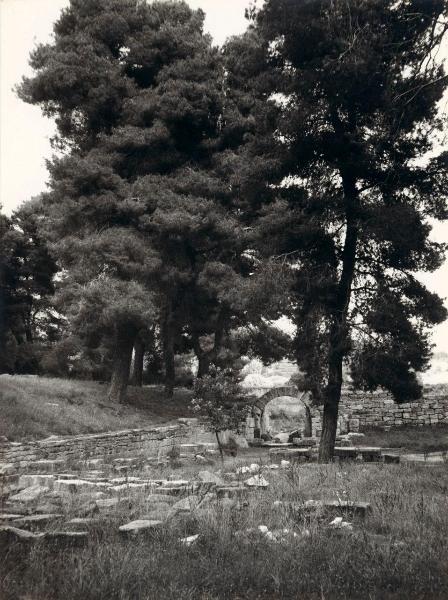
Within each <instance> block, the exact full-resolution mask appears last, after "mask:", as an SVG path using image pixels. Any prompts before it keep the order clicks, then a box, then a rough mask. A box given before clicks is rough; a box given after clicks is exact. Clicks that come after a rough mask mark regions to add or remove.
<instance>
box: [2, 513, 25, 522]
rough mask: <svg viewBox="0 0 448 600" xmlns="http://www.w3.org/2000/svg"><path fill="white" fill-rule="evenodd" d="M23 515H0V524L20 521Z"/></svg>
mask: <svg viewBox="0 0 448 600" xmlns="http://www.w3.org/2000/svg"><path fill="white" fill-rule="evenodd" d="M21 517H23V515H19V514H17V513H0V522H9V521H14V520H15V519H20V518H21Z"/></svg>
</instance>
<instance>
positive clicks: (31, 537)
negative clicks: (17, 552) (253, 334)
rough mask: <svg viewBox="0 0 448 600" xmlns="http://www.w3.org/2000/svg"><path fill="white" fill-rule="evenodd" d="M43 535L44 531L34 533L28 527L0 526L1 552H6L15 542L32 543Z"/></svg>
mask: <svg viewBox="0 0 448 600" xmlns="http://www.w3.org/2000/svg"><path fill="white" fill-rule="evenodd" d="M43 535H44V534H43V533H33V532H32V531H27V530H26V529H19V528H17V527H12V526H11V525H3V526H1V527H0V554H1V555H4V554H6V552H7V550H8V548H9V547H10V546H12V545H13V544H26V545H28V544H32V543H34V542H35V541H36V540H39V539H41V538H42V537H43Z"/></svg>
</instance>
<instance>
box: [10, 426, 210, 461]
mask: <svg viewBox="0 0 448 600" xmlns="http://www.w3.org/2000/svg"><path fill="white" fill-rule="evenodd" d="M199 435H200V432H196V431H195V430H194V428H192V427H191V426H186V425H181V424H179V425H172V426H168V427H154V428H147V429H128V430H125V431H112V432H107V433H96V434H91V435H77V436H64V437H50V438H47V439H44V440H37V441H31V442H7V441H3V442H2V441H0V462H2V463H8V464H11V465H13V466H14V467H15V468H16V469H18V470H19V469H21V468H26V467H28V466H29V465H30V463H33V462H36V461H55V460H56V461H59V460H61V461H64V462H66V463H68V464H69V463H70V461H84V460H90V459H95V458H104V457H110V459H111V460H112V459H113V458H115V457H118V456H119V457H126V456H137V455H145V456H147V457H154V458H157V457H158V456H160V454H163V453H166V452H168V451H169V449H170V448H172V447H173V446H176V445H178V444H180V443H182V442H183V441H185V440H186V439H188V440H192V439H194V438H195V437H196V438H197V437H198V436H199Z"/></svg>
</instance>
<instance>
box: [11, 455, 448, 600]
mask: <svg viewBox="0 0 448 600" xmlns="http://www.w3.org/2000/svg"><path fill="white" fill-rule="evenodd" d="M230 467H231V466H230V465H229V464H228V465H226V470H229V469H230ZM268 473H269V474H268V475H267V477H268V478H269V480H270V486H269V488H268V489H267V490H264V491H260V492H255V493H253V494H251V495H250V496H249V500H248V504H247V505H246V506H243V507H241V508H240V509H236V508H231V509H226V508H223V507H222V506H221V507H220V506H218V505H216V506H211V507H210V508H208V509H207V510H205V511H201V513H198V514H195V513H191V514H188V515H185V516H184V517H183V518H182V519H180V520H175V519H173V520H168V521H167V522H166V524H165V525H164V526H163V527H162V529H161V530H160V531H158V532H157V533H153V534H152V535H149V536H141V537H138V538H135V539H132V540H128V541H126V540H123V539H122V538H120V536H119V535H118V533H117V528H118V526H119V525H121V524H123V523H126V522H127V521H129V520H130V519H131V518H138V517H139V516H145V510H147V508H146V507H145V501H144V496H141V498H140V500H139V504H138V503H137V506H135V505H134V508H133V510H132V514H131V512H130V510H126V511H123V509H121V512H120V511H117V512H115V513H114V514H111V515H110V516H108V517H104V518H103V520H102V521H101V522H100V523H99V524H97V525H96V526H95V529H94V530H92V532H91V536H90V541H89V544H88V546H87V547H86V548H83V549H73V550H67V551H64V552H61V551H58V550H55V549H53V550H51V549H48V548H46V547H45V546H44V545H37V546H35V547H34V549H33V550H32V551H31V552H30V554H29V555H23V554H22V555H20V556H17V555H16V554H14V551H11V553H10V554H9V555H7V556H6V559H5V562H4V566H3V569H2V575H1V576H0V597H1V598H2V600H19V599H20V600H25V599H27V600H31V599H32V600H61V599H62V598H63V599H64V600H99V599H105V600H106V599H107V600H179V599H181V600H184V599H185V600H230V599H233V600H280V599H301V600H342V599H344V600H345V599H352V600H426V599H427V600H442V599H445V598H448V511H447V510H446V509H447V492H448V470H447V469H446V466H445V465H444V466H441V467H432V468H425V467H421V466H415V465H413V466H411V465H383V464H364V465H362V464H356V463H352V464H343V465H340V466H338V465H327V466H323V465H322V466H320V465H299V466H297V467H294V468H293V469H290V470H287V471H283V472H268ZM154 474H155V475H156V473H154ZM160 474H161V475H166V473H160ZM175 474H176V477H182V476H184V475H185V473H184V472H181V473H180V472H177V473H175ZM188 474H189V475H191V472H188ZM310 498H313V499H337V498H344V499H351V500H366V501H370V502H371V505H372V511H371V513H370V514H369V515H368V516H367V517H366V518H365V519H364V520H361V519H359V518H357V519H350V520H352V521H353V530H351V531H350V530H339V531H338V530H332V529H331V528H329V527H328V524H329V520H328V518H327V519H324V520H323V521H320V520H318V519H317V518H315V517H311V518H309V517H307V516H306V514H305V513H300V512H299V513H292V512H290V511H288V510H285V509H284V508H281V507H278V506H275V505H274V504H273V503H274V501H275V500H279V499H280V500H294V501H298V500H306V499H310ZM261 524H263V525H266V526H268V527H269V529H270V530H271V531H272V530H278V529H284V528H287V529H288V530H289V531H290V532H292V531H295V532H296V533H297V537H293V536H292V535H286V534H285V539H284V541H282V542H272V541H269V540H268V539H267V538H266V537H264V536H263V535H261V534H256V533H255V534H253V535H249V536H245V535H243V536H241V535H239V536H238V535H235V532H237V531H245V530H246V529H248V528H257V527H258V526H259V525H261ZM197 533H199V534H200V537H199V539H198V541H197V542H196V543H195V544H194V545H192V546H191V547H186V546H185V545H183V544H182V543H180V538H181V537H184V536H186V535H192V534H197Z"/></svg>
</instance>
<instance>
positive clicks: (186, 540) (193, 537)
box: [179, 533, 199, 546]
mask: <svg viewBox="0 0 448 600" xmlns="http://www.w3.org/2000/svg"><path fill="white" fill-rule="evenodd" d="M198 538H199V533H196V535H189V536H187V537H184V538H180V540H179V541H180V543H181V544H185V546H191V545H192V544H194V543H195V542H196V541H197V540H198Z"/></svg>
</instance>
